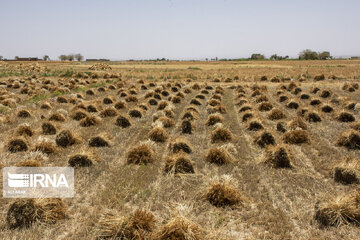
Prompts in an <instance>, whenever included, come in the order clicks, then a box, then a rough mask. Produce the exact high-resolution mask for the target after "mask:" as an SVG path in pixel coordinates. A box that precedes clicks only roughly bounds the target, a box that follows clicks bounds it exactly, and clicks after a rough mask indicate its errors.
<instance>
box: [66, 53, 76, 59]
mask: <svg viewBox="0 0 360 240" xmlns="http://www.w3.org/2000/svg"><path fill="white" fill-rule="evenodd" d="M66 58H67V60H69V61H74V59H75V55H74V54H69V55H67V56H66Z"/></svg>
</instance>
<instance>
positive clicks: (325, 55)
mask: <svg viewBox="0 0 360 240" xmlns="http://www.w3.org/2000/svg"><path fill="white" fill-rule="evenodd" d="M331 58H332V56H331V55H330V52H328V51H324V52H322V53H319V59H321V60H327V59H331Z"/></svg>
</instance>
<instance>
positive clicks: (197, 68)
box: [187, 67, 201, 70]
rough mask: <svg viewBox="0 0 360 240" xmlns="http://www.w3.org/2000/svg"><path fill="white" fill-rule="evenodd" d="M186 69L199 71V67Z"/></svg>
mask: <svg viewBox="0 0 360 240" xmlns="http://www.w3.org/2000/svg"><path fill="white" fill-rule="evenodd" d="M187 69H189V70H201V68H199V67H188V68H187Z"/></svg>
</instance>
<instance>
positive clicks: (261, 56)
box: [250, 53, 265, 60]
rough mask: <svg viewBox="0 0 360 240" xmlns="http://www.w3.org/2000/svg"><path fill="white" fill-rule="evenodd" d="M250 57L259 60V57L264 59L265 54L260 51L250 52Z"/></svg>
mask: <svg viewBox="0 0 360 240" xmlns="http://www.w3.org/2000/svg"><path fill="white" fill-rule="evenodd" d="M250 59H253V60H261V59H265V56H264V55H263V54H260V53H253V54H251V57H250Z"/></svg>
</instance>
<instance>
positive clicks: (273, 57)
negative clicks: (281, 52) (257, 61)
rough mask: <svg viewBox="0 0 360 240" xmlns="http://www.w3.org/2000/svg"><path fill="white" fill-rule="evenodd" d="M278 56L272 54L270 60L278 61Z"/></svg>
mask: <svg viewBox="0 0 360 240" xmlns="http://www.w3.org/2000/svg"><path fill="white" fill-rule="evenodd" d="M278 58H279V57H278V55H277V54H273V55H271V57H270V60H278Z"/></svg>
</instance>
